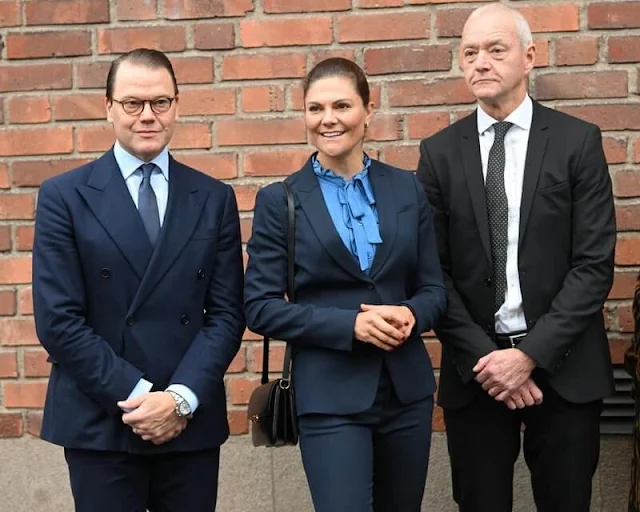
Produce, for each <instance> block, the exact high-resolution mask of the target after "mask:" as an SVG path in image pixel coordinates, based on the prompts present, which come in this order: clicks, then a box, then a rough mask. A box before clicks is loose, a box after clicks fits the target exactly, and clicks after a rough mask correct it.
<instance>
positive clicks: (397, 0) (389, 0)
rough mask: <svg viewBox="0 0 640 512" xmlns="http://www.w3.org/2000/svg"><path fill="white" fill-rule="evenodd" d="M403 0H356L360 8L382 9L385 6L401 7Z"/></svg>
mask: <svg viewBox="0 0 640 512" xmlns="http://www.w3.org/2000/svg"><path fill="white" fill-rule="evenodd" d="M402 4H403V0H358V7H359V8H360V9H384V8H385V7H401V6H402Z"/></svg>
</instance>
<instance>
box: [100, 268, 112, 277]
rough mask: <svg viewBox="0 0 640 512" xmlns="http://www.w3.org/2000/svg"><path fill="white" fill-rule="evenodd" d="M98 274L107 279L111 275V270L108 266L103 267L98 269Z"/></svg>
mask: <svg viewBox="0 0 640 512" xmlns="http://www.w3.org/2000/svg"><path fill="white" fill-rule="evenodd" d="M100 275H101V276H102V277H103V279H109V278H110V277H111V270H109V269H108V268H103V269H102V270H101V271H100Z"/></svg>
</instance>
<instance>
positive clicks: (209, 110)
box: [178, 87, 236, 116]
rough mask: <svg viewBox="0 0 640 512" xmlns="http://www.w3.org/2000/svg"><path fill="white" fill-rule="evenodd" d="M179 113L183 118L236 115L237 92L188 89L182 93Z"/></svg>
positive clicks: (227, 89)
mask: <svg viewBox="0 0 640 512" xmlns="http://www.w3.org/2000/svg"><path fill="white" fill-rule="evenodd" d="M178 112H180V115H181V116H205V115H216V114H235V113H236V91H235V89H232V88H225V89H221V88H216V89H213V88H211V87H207V88H200V89H187V90H185V91H183V92H181V93H180V101H179V103H178Z"/></svg>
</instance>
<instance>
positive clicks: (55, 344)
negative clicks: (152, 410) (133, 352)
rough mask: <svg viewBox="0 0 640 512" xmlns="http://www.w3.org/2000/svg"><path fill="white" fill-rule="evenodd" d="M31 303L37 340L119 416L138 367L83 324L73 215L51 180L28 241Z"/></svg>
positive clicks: (41, 196)
mask: <svg viewBox="0 0 640 512" xmlns="http://www.w3.org/2000/svg"><path fill="white" fill-rule="evenodd" d="M33 307H34V316H35V324H36V332H37V334H38V338H39V339H40V343H41V344H42V346H43V347H44V348H45V349H46V350H47V352H48V353H49V354H50V355H51V357H52V358H53V359H54V360H55V362H56V363H57V364H59V365H60V366H61V368H62V369H63V370H64V371H65V372H67V373H69V374H70V375H71V376H72V377H73V379H74V380H75V382H76V384H77V385H78V387H79V388H80V389H81V390H82V391H83V392H85V393H86V394H87V395H89V396H90V397H91V398H93V399H94V400H95V401H96V402H98V403H99V404H100V405H101V406H102V407H103V408H104V409H106V410H107V411H108V412H109V413H110V414H113V415H115V414H120V413H121V412H122V411H121V410H120V408H119V407H118V406H117V402H118V401H119V400H124V399H126V398H127V396H128V395H129V393H130V392H131V390H132V389H133V388H134V387H135V385H136V383H137V382H138V381H139V380H140V378H141V377H142V376H143V373H142V371H140V370H139V369H138V368H136V367H134V366H133V365H132V364H131V363H129V362H127V361H125V360H124V359H122V358H121V357H118V355H117V354H116V353H115V352H114V350H113V349H112V348H111V346H110V345H109V343H107V341H106V340H104V339H103V338H101V337H100V336H98V335H97V334H96V333H95V332H94V331H93V329H92V328H91V327H90V326H89V325H88V324H87V319H86V317H85V312H86V310H87V299H86V292H85V283H84V279H83V274H82V262H81V261H80V256H79V254H78V250H77V247H76V242H75V233H74V229H73V219H72V218H71V214H70V212H69V210H68V209H67V206H66V205H65V202H64V199H63V197H62V194H61V193H60V191H59V189H58V188H57V186H56V184H55V183H53V182H50V181H49V182H45V183H43V185H42V187H41V188H40V193H39V195H38V207H37V210H36V223H35V239H34V244H33Z"/></svg>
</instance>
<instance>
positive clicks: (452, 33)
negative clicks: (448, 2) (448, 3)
mask: <svg viewBox="0 0 640 512" xmlns="http://www.w3.org/2000/svg"><path fill="white" fill-rule="evenodd" d="M472 12H473V9H467V8H463V9H461V8H456V9H441V10H438V11H436V33H437V34H438V37H459V36H461V35H462V28H463V27H464V24H465V22H466V21H467V18H468V17H469V15H470V14H471V13H472Z"/></svg>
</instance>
